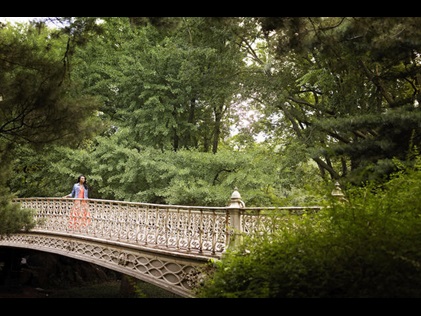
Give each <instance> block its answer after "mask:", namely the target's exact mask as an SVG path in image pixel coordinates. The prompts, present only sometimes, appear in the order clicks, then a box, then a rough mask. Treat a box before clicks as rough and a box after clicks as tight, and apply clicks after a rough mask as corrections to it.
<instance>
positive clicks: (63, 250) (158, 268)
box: [0, 233, 208, 297]
mask: <svg viewBox="0 0 421 316" xmlns="http://www.w3.org/2000/svg"><path fill="white" fill-rule="evenodd" d="M0 245H2V246H11V247H19V248H31V249H37V250H40V251H46V252H53V253H57V254H61V255H64V256H67V257H72V258H76V259H79V260H84V261H88V262H93V263H95V264H98V265H101V266H104V267H106V268H109V269H113V270H116V271H120V272H122V273H124V274H127V275H131V276H134V277H136V278H138V279H141V280H143V281H146V282H148V283H151V284H154V285H157V286H159V287H161V288H163V289H166V290H168V291H170V292H172V293H175V294H178V295H180V296H183V297H193V295H192V290H193V287H194V286H195V285H196V284H197V283H198V282H199V279H198V278H199V276H200V272H199V269H198V268H199V267H200V266H202V265H203V264H204V263H205V262H206V261H207V260H208V258H206V257H197V256H196V257H195V258H194V260H192V259H191V258H188V257H186V258H183V257H182V256H178V257H177V258H174V256H173V255H171V254H165V253H160V252H155V251H150V250H141V249H130V248H127V247H121V246H120V247H119V246H117V245H107V244H106V243H104V242H101V243H98V242H95V241H92V240H80V239H79V240H78V239H74V238H72V237H70V236H68V237H66V236H53V235H45V234H42V233H39V234H37V233H26V234H15V235H11V236H7V237H3V238H2V239H1V240H0Z"/></svg>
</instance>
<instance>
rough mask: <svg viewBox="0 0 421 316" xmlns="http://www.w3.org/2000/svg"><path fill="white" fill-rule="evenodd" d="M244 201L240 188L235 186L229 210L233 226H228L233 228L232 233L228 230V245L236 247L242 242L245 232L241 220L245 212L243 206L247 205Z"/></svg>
mask: <svg viewBox="0 0 421 316" xmlns="http://www.w3.org/2000/svg"><path fill="white" fill-rule="evenodd" d="M245 206H246V205H245V203H244V201H243V200H242V199H241V195H240V192H238V188H237V187H235V188H234V191H233V192H232V194H231V200H230V204H229V205H228V207H229V208H230V209H229V210H227V211H228V212H229V216H230V217H231V225H232V227H228V229H232V234H231V233H230V232H229V231H228V234H229V235H228V236H229V238H228V244H227V248H228V247H233V248H236V247H237V246H239V245H240V244H241V242H242V234H243V225H242V222H241V217H242V214H243V213H244V210H243V208H244V207H245Z"/></svg>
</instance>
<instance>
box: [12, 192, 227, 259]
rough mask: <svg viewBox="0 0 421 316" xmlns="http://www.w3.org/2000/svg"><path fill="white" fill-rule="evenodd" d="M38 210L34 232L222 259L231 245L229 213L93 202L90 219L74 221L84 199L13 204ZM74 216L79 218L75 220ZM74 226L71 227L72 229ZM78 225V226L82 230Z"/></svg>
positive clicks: (19, 201)
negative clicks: (67, 235)
mask: <svg viewBox="0 0 421 316" xmlns="http://www.w3.org/2000/svg"><path fill="white" fill-rule="evenodd" d="M15 202H18V203H20V204H21V206H22V207H23V208H30V209H34V210H36V212H35V219H36V220H37V226H36V227H35V228H34V229H33V231H49V232H68V233H70V234H83V235H86V236H91V237H96V238H101V239H106V240H114V241H121V242H125V243H131V244H135V245H142V246H148V247H155V248H161V249H168V250H172V251H176V252H181V253H191V252H192V253H198V254H204V255H209V256H214V257H220V256H221V254H222V253H223V252H224V251H225V250H226V247H227V242H228V239H229V236H228V230H227V227H228V226H229V225H230V219H229V212H228V211H227V208H225V207H221V208H218V207H214V208H212V207H207V208H202V207H189V206H174V205H171V206H169V205H160V204H148V203H137V202H120V201H109V200H94V199H89V200H85V201H84V202H85V203H87V207H88V215H87V217H88V218H84V216H86V215H82V214H80V215H74V212H73V211H72V208H73V207H74V205H75V203H80V202H81V199H61V198H22V199H15ZM75 216H76V217H77V218H76V219H75ZM70 220H72V223H70ZM78 223H79V224H78Z"/></svg>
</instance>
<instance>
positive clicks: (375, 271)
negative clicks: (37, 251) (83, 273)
mask: <svg viewBox="0 0 421 316" xmlns="http://www.w3.org/2000/svg"><path fill="white" fill-rule="evenodd" d="M0 23H2V22H0ZM420 26H421V18H419V17H387V18H383V17H225V18H223V17H170V18H165V17H161V18H154V17H130V18H129V17H102V18H101V17H56V18H44V19H34V20H33V21H31V22H29V23H21V24H11V23H2V24H0V41H1V42H0V43H1V45H0V70H1V71H0V159H1V164H0V218H1V224H0V235H3V234H11V233H14V232H18V231H20V230H21V229H30V228H31V227H33V225H34V222H33V219H32V216H31V213H30V212H31V211H30V210H23V209H20V208H19V207H18V206H17V205H15V204H13V203H12V200H13V198H14V197H47V196H48V197H62V196H64V195H65V194H68V193H69V191H70V189H71V187H72V185H73V183H74V182H75V181H76V179H77V177H78V175H80V174H84V175H86V177H87V180H88V185H89V187H90V198H96V199H109V200H124V201H137V202H149V203H162V204H182V205H199V206H225V205H227V203H228V201H229V197H230V195H231V193H232V191H233V190H234V188H235V187H237V188H238V190H239V191H240V192H241V196H242V197H243V199H244V202H245V203H246V205H247V206H293V205H295V206H305V205H326V206H328V207H326V210H325V211H323V212H320V213H318V214H317V215H315V216H304V217H299V218H297V219H296V221H297V223H296V225H294V229H289V228H291V227H289V226H286V227H285V229H283V230H282V231H280V232H277V233H276V234H275V235H273V236H262V237H260V239H253V238H251V239H249V240H247V241H246V242H245V244H244V246H243V247H244V248H242V249H239V250H236V251H233V252H232V253H228V254H227V256H226V257H224V259H223V260H222V261H221V262H218V263H214V264H215V265H216V267H217V268H216V272H214V274H213V276H214V278H213V280H212V281H207V282H206V285H204V286H203V287H202V288H201V290H202V295H204V296H212V297H294V296H299V297H305V296H309V297H329V296H335V297H339V296H347V297H351V296H358V297H368V296H421V295H420V293H418V291H417V290H416V287H417V286H418V285H419V284H420V282H419V280H418V279H419V278H418V276H417V273H418V272H419V271H418V262H420V261H419V259H420V258H419V255H418V251H417V250H416V249H417V243H418V242H417V233H416V230H417V225H419V219H418V217H419V210H420V206H419V205H418V204H419V202H418V200H419V198H418V196H419V193H420V184H419V182H420V180H419V179H420V177H419V153H418V148H419V147H420V145H421V144H420V143H421V111H420V107H419V103H420V102H421V93H420V89H421V70H420V69H421V68H420V67H421V56H420V51H421V40H420V39H421V36H420V35H421V34H420V33H421V28H420ZM335 182H339V183H340V184H341V187H342V188H343V190H344V192H345V193H346V196H347V202H346V203H337V202H335V201H332V200H331V199H330V197H329V194H328V192H330V191H331V190H332V189H333V188H334V185H335ZM417 190H418V191H417ZM291 225H292V224H291ZM418 248H419V247H418ZM246 250H247V251H246ZM245 253H247V255H245ZM231 265H232V267H233V268H232V269H231V268H230V266H231ZM273 267H276V271H277V273H268V271H267V269H269V268H270V269H271V270H273V269H274V268H273ZM210 275H211V274H210ZM269 277H271V278H269ZM272 277H273V278H272ZM398 279H401V280H404V282H401V284H399V285H398V284H397V283H398V282H397V281H395V280H398ZM379 280H383V281H382V282H381V283H379V282H380V281H379ZM299 281H300V282H299ZM418 287H419V286H418Z"/></svg>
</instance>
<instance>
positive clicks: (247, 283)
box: [197, 159, 421, 298]
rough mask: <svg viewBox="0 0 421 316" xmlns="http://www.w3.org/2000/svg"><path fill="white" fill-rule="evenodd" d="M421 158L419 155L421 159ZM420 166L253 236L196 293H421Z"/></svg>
mask: <svg viewBox="0 0 421 316" xmlns="http://www.w3.org/2000/svg"><path fill="white" fill-rule="evenodd" d="M418 160H419V159H418ZM419 167H420V164H419V161H418V164H417V165H415V167H413V168H411V169H407V170H405V169H401V171H400V172H398V173H396V174H395V175H394V176H393V177H392V178H391V179H390V180H389V181H388V182H387V183H385V184H383V185H381V186H377V185H376V184H374V183H368V184H367V185H365V186H364V187H362V188H350V189H349V190H348V191H347V201H346V202H342V203H340V202H338V201H335V200H333V199H332V200H331V201H330V202H329V204H328V205H327V206H328V207H326V208H323V209H322V210H321V211H320V212H318V213H317V214H313V215H305V216H297V215H295V217H294V215H292V216H291V218H290V220H289V221H286V222H285V225H284V226H283V227H282V228H280V229H279V230H278V231H276V233H274V234H272V235H263V236H261V235H259V236H257V235H256V236H248V237H246V238H245V240H244V243H243V244H242V245H241V246H239V247H238V248H237V249H235V250H229V251H228V252H227V253H226V255H225V256H224V257H223V258H222V260H221V261H219V262H217V263H216V264H215V267H214V270H213V273H209V274H208V277H207V278H205V281H204V283H203V285H202V286H201V287H200V288H198V289H197V296H198V297H217V298H290V297H295V298H309V297H314V298H334V297H347V298H351V297H353V298H363V297H367V298H374V297H376V298H377V297H379V298H386V297H388V298H390V297H421V267H420V263H421V199H420V198H419V196H420V193H421V172H420V168H419Z"/></svg>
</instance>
